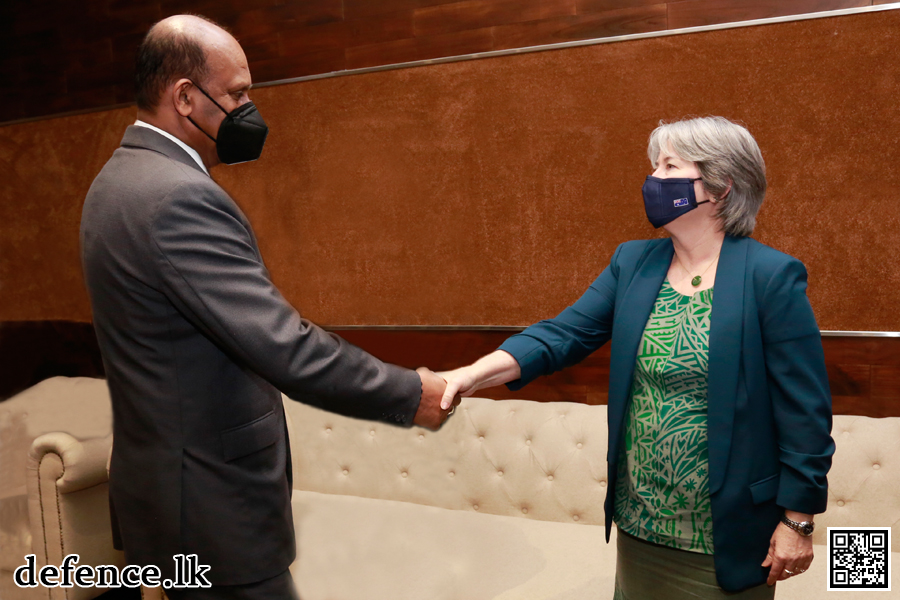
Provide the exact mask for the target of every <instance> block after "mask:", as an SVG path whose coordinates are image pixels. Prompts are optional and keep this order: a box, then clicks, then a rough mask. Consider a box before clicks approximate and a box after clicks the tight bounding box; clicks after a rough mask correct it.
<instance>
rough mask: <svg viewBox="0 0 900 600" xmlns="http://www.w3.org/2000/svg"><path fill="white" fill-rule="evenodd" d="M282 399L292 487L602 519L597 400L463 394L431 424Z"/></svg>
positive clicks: (602, 443)
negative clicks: (350, 414) (437, 425)
mask: <svg viewBox="0 0 900 600" xmlns="http://www.w3.org/2000/svg"><path fill="white" fill-rule="evenodd" d="M285 407H286V413H287V414H288V418H289V419H290V422H289V430H290V435H291V453H292V460H293V469H294V488H295V489H302V490H309V491H315V492H322V493H330V494H345V495H352V496H362V497H370V498H380V499H385V500H400V501H406V502H414V503H417V504H425V505H431V506H439V507H444V508H451V509H460V510H477V511H480V512H486V513H492V514H499V515H516V516H519V517H526V518H531V519H541V520H545V521H561V522H568V523H587V524H593V525H601V524H603V501H604V498H605V496H606V485H607V481H606V444H607V442H606V435H607V425H606V407H605V406H587V405H584V404H574V403H568V402H554V403H539V402H531V401H525V400H507V401H504V402H495V401H493V400H488V399H484V398H466V399H464V400H463V403H462V404H461V405H460V406H459V407H458V408H457V410H456V414H455V415H454V416H453V417H452V418H451V419H449V420H448V421H447V422H446V423H445V424H444V426H443V427H442V428H441V430H440V431H438V432H430V431H428V430H425V429H421V428H418V427H414V428H412V429H404V428H400V427H396V426H392V425H388V424H384V423H374V422H370V421H362V420H357V419H350V418H347V417H342V416H339V415H335V414H332V413H328V412H325V411H323V410H319V409H316V408H312V407H310V406H306V405H303V404H300V403H299V402H293V401H291V400H289V399H285Z"/></svg>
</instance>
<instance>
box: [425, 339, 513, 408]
mask: <svg viewBox="0 0 900 600" xmlns="http://www.w3.org/2000/svg"><path fill="white" fill-rule="evenodd" d="M521 374H522V371H521V369H520V368H519V363H517V362H516V359H514V358H513V357H512V356H511V355H510V354H509V353H507V352H504V351H503V350H496V351H494V352H492V353H491V354H488V355H487V356H483V357H481V358H479V359H478V360H477V361H475V362H474V363H472V364H471V365H469V366H468V367H460V368H459V369H454V370H453V371H441V372H440V373H438V375H440V376H441V377H443V378H444V380H445V381H446V382H447V389H446V390H445V391H444V397H443V398H442V399H441V408H442V409H445V410H446V409H447V408H449V407H450V405H451V404H452V403H453V398H454V397H455V396H456V395H457V394H459V395H460V396H463V397H467V396H471V395H472V394H474V393H475V392H476V391H477V390H480V389H481V388H486V387H491V386H495V385H500V384H501V383H507V382H509V381H513V380H515V379H518V378H519V377H520V376H521Z"/></svg>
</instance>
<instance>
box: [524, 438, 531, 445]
mask: <svg viewBox="0 0 900 600" xmlns="http://www.w3.org/2000/svg"><path fill="white" fill-rule="evenodd" d="M525 445H526V446H530V445H531V438H525Z"/></svg>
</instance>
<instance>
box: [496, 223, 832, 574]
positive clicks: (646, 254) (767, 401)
mask: <svg viewBox="0 0 900 600" xmlns="http://www.w3.org/2000/svg"><path fill="white" fill-rule="evenodd" d="M672 255H673V247H672V241H671V240H670V239H659V240H650V241H634V242H628V243H625V244H622V245H621V246H619V248H618V249H617V250H616V252H615V255H614V256H613V258H612V261H611V262H610V265H609V267H607V268H606V270H604V271H603V273H601V274H600V276H599V277H598V278H597V280H596V281H594V283H593V284H592V285H591V286H590V288H588V290H587V292H585V294H584V295H583V296H582V297H581V298H580V299H579V300H578V301H577V302H576V303H575V304H574V305H572V306H570V307H569V308H567V309H566V310H564V311H563V312H562V313H561V314H560V315H559V316H558V317H556V318H554V319H549V320H546V321H541V322H540V323H537V324H535V325H532V326H531V327H529V328H528V329H526V330H525V331H524V332H522V333H521V334H519V335H516V336H513V337H512V338H510V339H509V340H507V341H506V342H505V343H504V344H503V345H502V346H501V347H500V348H501V349H502V350H505V351H507V352H509V353H510V354H512V355H513V357H515V359H516V360H517V361H518V362H519V365H520V366H521V368H522V377H521V379H520V380H518V381H515V382H512V383H511V384H510V387H511V388H512V389H519V388H520V387H522V386H524V385H525V384H526V383H528V382H529V381H532V380H533V379H535V378H536V377H538V376H540V375H544V374H548V373H552V372H554V371H558V370H560V369H562V368H564V367H566V366H568V365H572V364H575V363H577V362H579V361H581V360H582V359H584V358H585V357H586V356H587V355H588V354H590V353H591V352H593V351H594V350H596V349H597V348H599V347H600V346H602V345H603V344H604V343H606V342H607V341H609V340H610V339H611V340H612V347H611V360H610V377H609V407H608V410H609V454H608V456H607V460H608V474H609V487H608V488H607V496H606V504H605V509H606V527H607V540H608V539H609V527H610V524H611V523H612V515H613V501H614V499H615V487H616V465H617V462H618V458H619V451H620V440H621V438H622V437H623V435H622V434H623V428H624V422H625V415H626V414H627V411H628V402H629V399H630V391H631V383H632V376H633V373H634V365H635V360H636V359H637V351H638V345H639V343H640V340H641V337H642V335H643V332H644V327H645V325H646V324H647V319H648V318H649V316H650V313H651V311H652V309H653V304H654V302H655V301H656V297H657V295H658V294H659V290H660V287H661V286H662V283H663V281H664V280H665V277H666V272H667V271H668V269H669V264H670V263H671V261H672ZM707 410H708V440H709V443H708V446H709V487H710V494H711V500H712V516H713V544H714V547H715V563H716V575H717V578H718V581H719V585H720V586H722V588H724V589H725V590H728V591H737V590H740V589H744V588H747V587H751V586H754V585H758V584H760V583H762V582H763V581H765V579H766V575H767V573H768V570H767V569H763V568H762V567H761V566H760V564H761V563H762V562H763V560H764V559H765V557H766V551H767V549H768V546H769V539H770V538H771V536H772V533H773V532H774V530H775V527H776V526H777V524H778V521H779V519H780V517H781V515H782V513H783V511H784V509H789V510H796V511H800V512H805V513H820V512H822V511H824V510H825V503H826V498H827V492H828V486H827V482H826V474H827V473H828V469H829V468H830V466H831V455H832V454H833V453H834V442H833V441H832V439H831V435H830V431H831V395H830V392H829V389H828V377H827V374H826V371H825V359H824V355H823V352H822V341H821V337H820V334H819V329H818V327H817V325H816V321H815V317H814V316H813V312H812V308H811V307H810V304H809V300H808V299H807V297H806V269H805V268H804V266H803V264H802V263H801V262H800V261H798V260H797V259H795V258H792V257H790V256H788V255H786V254H782V253H781V252H778V251H776V250H773V249H772V248H769V247H768V246H764V245H762V244H760V243H758V242H756V241H754V240H752V239H750V238H734V237H726V238H725V242H724V244H723V245H722V253H721V255H720V258H719V266H718V269H717V272H716V282H715V293H714V294H713V308H712V314H711V316H710V332H709V387H708V408H707Z"/></svg>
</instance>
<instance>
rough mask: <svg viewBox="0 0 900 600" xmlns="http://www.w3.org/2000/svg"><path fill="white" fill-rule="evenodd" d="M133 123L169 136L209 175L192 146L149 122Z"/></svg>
mask: <svg viewBox="0 0 900 600" xmlns="http://www.w3.org/2000/svg"><path fill="white" fill-rule="evenodd" d="M134 124H135V125H137V126H138V127H146V128H147V129H152V130H153V131H155V132H156V133H158V134H160V135H162V136H165V137H167V138H169V139H170V140H172V141H173V142H175V143H176V144H178V145H179V146H181V149H182V150H184V151H185V152H187V153H188V154H189V155H190V156H191V158H193V159H194V160H195V161H197V164H198V165H200V168H201V169H203V172H204V173H206V174H207V175H209V171H207V170H206V165H204V164H203V161H202V160H200V155H199V154H197V151H196V150H194V149H193V148H191V147H190V146H188V145H187V144H185V143H184V142H182V141H181V140H179V139H178V138H177V137H175V136H174V135H172V134H171V133H169V132H168V131H163V130H162V129H160V128H159V127H154V126H153V125H151V124H150V123H144V122H143V121H141V120H140V119H138V120H137V121H135V122H134Z"/></svg>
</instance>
